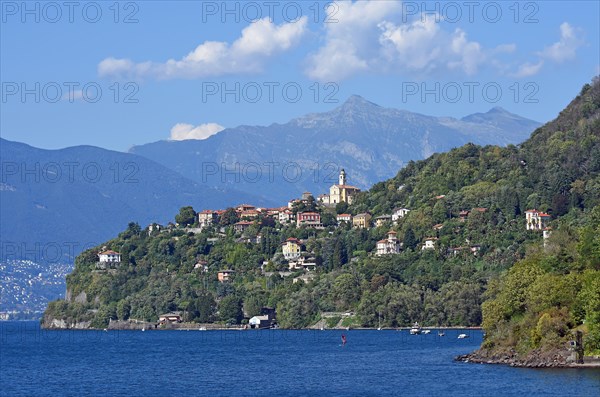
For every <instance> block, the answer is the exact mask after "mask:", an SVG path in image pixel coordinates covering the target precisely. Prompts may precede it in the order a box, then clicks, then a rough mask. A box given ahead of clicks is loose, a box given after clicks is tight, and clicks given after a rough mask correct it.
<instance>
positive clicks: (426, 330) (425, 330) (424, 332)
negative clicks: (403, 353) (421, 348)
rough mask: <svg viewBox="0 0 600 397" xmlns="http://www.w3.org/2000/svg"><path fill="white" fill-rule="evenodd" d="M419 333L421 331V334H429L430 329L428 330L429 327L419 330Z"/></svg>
mask: <svg viewBox="0 0 600 397" xmlns="http://www.w3.org/2000/svg"><path fill="white" fill-rule="evenodd" d="M421 333H422V334H423V335H427V334H430V333H431V330H430V329H424V330H423V331H421Z"/></svg>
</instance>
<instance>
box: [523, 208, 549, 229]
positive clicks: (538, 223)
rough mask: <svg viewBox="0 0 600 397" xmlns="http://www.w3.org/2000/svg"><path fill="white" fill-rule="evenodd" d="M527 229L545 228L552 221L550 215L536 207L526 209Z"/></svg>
mask: <svg viewBox="0 0 600 397" xmlns="http://www.w3.org/2000/svg"><path fill="white" fill-rule="evenodd" d="M525 219H526V227H527V230H544V229H545V228H546V227H547V226H548V222H549V221H550V215H549V214H546V213H544V212H541V211H538V210H536V209H532V210H527V211H525Z"/></svg>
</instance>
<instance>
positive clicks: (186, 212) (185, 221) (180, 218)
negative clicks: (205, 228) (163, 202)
mask: <svg viewBox="0 0 600 397" xmlns="http://www.w3.org/2000/svg"><path fill="white" fill-rule="evenodd" d="M175 222H177V223H179V224H180V225H182V226H189V225H193V224H194V223H196V211H194V209H193V208H192V207H190V206H187V207H181V209H180V210H179V214H177V215H176V216H175Z"/></svg>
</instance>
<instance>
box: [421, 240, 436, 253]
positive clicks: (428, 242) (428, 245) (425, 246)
mask: <svg viewBox="0 0 600 397" xmlns="http://www.w3.org/2000/svg"><path fill="white" fill-rule="evenodd" d="M436 240H437V238H436V237H430V238H426V239H425V243H424V244H423V246H422V247H421V250H432V249H434V248H435V241H436Z"/></svg>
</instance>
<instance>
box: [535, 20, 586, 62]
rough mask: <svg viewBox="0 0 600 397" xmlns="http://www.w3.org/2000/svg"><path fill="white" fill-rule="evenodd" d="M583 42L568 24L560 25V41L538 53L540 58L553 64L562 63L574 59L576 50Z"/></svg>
mask: <svg viewBox="0 0 600 397" xmlns="http://www.w3.org/2000/svg"><path fill="white" fill-rule="evenodd" d="M582 44H583V40H582V39H581V38H579V37H578V36H577V30H576V29H575V28H573V27H572V26H571V25H570V24H569V23H568V22H563V23H562V24H561V25H560V39H559V40H558V41H557V42H556V43H554V44H552V45H550V46H548V47H546V48H544V49H543V50H542V51H540V52H538V53H537V55H539V56H540V57H542V58H545V59H549V60H552V61H554V62H564V61H568V60H571V59H574V58H575V55H576V53H577V49H578V48H579V47H581V45H582Z"/></svg>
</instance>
